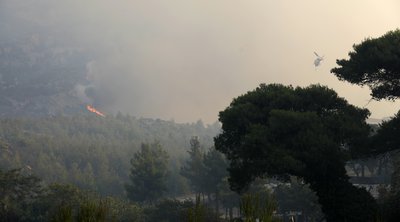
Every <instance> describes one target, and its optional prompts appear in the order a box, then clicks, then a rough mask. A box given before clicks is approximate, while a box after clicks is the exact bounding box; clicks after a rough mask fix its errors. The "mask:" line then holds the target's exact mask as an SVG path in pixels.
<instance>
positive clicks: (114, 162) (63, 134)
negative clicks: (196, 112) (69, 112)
mask: <svg viewBox="0 0 400 222" xmlns="http://www.w3.org/2000/svg"><path fill="white" fill-rule="evenodd" d="M218 130H219V128H217V125H212V126H208V127H204V126H202V125H199V124H177V123H174V122H172V121H162V120H152V119H136V118H134V117H131V116H123V115H119V116H117V117H112V116H107V117H106V118H99V117H97V116H93V115H87V116H75V117H61V116H58V117H50V118H32V119H30V118H25V119H0V141H2V142H1V143H2V144H4V146H5V147H7V149H0V168H3V169H12V168H21V167H24V166H25V165H29V167H31V169H32V172H33V173H35V175H37V176H39V177H40V178H42V179H43V180H44V181H45V182H47V183H54V182H59V183H67V184H75V185H77V186H78V187H79V188H82V189H91V190H94V191H97V192H99V193H100V194H102V195H105V196H106V195H116V196H121V197H122V196H125V193H124V191H125V189H124V183H126V182H128V181H129V169H130V158H132V156H133V154H134V153H135V152H136V151H138V150H140V146H141V143H142V142H151V141H155V140H158V141H160V143H161V144H163V147H164V148H165V150H166V151H168V153H169V154H170V156H171V157H170V161H169V168H170V169H171V171H172V172H171V177H168V192H169V193H168V194H169V195H170V196H176V195H182V194H183V192H186V191H187V190H188V189H187V187H188V185H187V182H186V181H185V180H184V178H183V177H182V176H181V175H180V174H179V170H180V168H181V165H182V163H183V162H184V160H185V159H186V158H187V150H188V148H187V143H188V140H189V139H190V138H191V136H192V135H198V136H199V140H200V141H201V142H202V143H203V144H204V145H205V146H211V145H212V139H213V137H214V136H215V135H216V132H217V131H218Z"/></svg>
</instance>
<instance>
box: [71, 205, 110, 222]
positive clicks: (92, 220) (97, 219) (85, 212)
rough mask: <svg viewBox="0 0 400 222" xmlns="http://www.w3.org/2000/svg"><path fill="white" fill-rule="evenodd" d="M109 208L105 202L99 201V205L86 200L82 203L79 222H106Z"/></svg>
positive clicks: (78, 217) (78, 215) (78, 216)
mask: <svg viewBox="0 0 400 222" xmlns="http://www.w3.org/2000/svg"><path fill="white" fill-rule="evenodd" d="M108 211H109V206H107V203H106V202H105V201H99V202H98V203H96V202H93V201H90V200H86V201H84V202H83V203H81V205H80V208H79V211H78V214H77V221H78V222H105V221H108V220H107V214H108Z"/></svg>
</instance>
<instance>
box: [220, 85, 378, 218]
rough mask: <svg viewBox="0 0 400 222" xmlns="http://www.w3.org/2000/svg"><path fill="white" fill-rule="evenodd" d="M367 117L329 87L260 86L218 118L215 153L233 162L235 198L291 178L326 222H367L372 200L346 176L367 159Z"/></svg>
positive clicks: (373, 208) (373, 206) (371, 213)
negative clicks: (310, 193) (255, 186)
mask: <svg viewBox="0 0 400 222" xmlns="http://www.w3.org/2000/svg"><path fill="white" fill-rule="evenodd" d="M368 115H369V111H368V110H366V109H360V108H357V107H354V106H352V105H350V104H348V103H347V101H346V100H344V99H343V98H339V97H338V95H337V94H336V93H335V92H334V91H333V90H331V89H328V88H327V87H323V86H319V85H312V86H309V87H306V88H300V87H297V88H293V87H291V86H290V87H288V86H283V85H279V84H271V85H265V84H261V85H260V86H259V87H258V88H256V89H255V90H253V91H250V92H248V93H247V94H244V95H242V96H239V97H238V98H235V99H234V100H233V102H232V103H231V104H230V106H229V107H227V108H226V109H225V110H224V111H222V112H220V114H219V120H220V122H221V123H222V133H221V134H219V135H218V136H217V137H216V138H215V147H216V149H217V150H219V151H221V152H222V153H224V154H225V155H226V157H227V158H228V160H229V161H230V166H229V169H228V170H229V173H230V179H229V182H230V185H231V188H232V189H233V190H235V191H238V192H241V191H243V190H244V189H245V188H246V187H247V186H248V185H249V184H250V182H251V181H253V180H254V179H256V178H258V177H266V176H277V177H279V178H283V179H284V178H287V176H288V175H294V176H297V177H300V178H302V179H304V181H305V182H306V183H309V184H310V188H311V189H312V190H314V191H315V192H316V194H317V196H318V198H319V202H320V204H321V206H322V211H323V212H324V214H325V216H326V219H327V221H329V222H332V221H372V220H373V219H374V217H375V215H376V203H375V201H374V199H373V198H372V197H371V195H370V194H369V193H368V192H367V191H366V190H364V189H360V188H356V187H354V186H353V185H352V184H351V183H350V182H349V181H348V179H349V178H348V176H347V175H346V170H345V168H344V166H345V162H346V161H348V160H349V159H351V158H355V157H357V156H359V155H360V154H362V153H365V152H367V151H368V150H365V149H366V146H365V141H366V138H367V137H368V135H369V132H370V128H369V126H368V125H367V124H366V123H365V119H366V118H367V117H368Z"/></svg>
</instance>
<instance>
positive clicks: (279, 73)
mask: <svg viewBox="0 0 400 222" xmlns="http://www.w3.org/2000/svg"><path fill="white" fill-rule="evenodd" d="M399 6H400V4H399V3H398V2H397V1H396V0H385V1H379V3H378V2H377V1H372V0H367V1H362V2H361V1H354V2H353V1H352V2H349V1H344V0H341V1H332V2H331V1H319V0H306V1H301V2H299V3H294V2H293V1H288V0H284V1H264V0H263V1H261V0H256V1H239V0H234V1H232V0H219V1H215V0H193V1H185V0H174V1H163V0H154V1H136V0H115V1H106V0H86V1H78V0H68V1H53V0H0V27H1V29H2V31H1V32H2V35H3V36H2V37H1V38H2V39H16V38H26V39H27V38H32V37H34V36H38V38H39V39H41V41H45V42H48V44H49V45H59V46H62V47H72V48H76V49H79V50H81V51H82V53H84V54H85V56H83V58H84V59H85V61H84V62H85V63H86V70H84V71H83V72H82V75H83V79H86V80H85V81H83V82H80V83H78V84H77V85H76V86H75V91H76V95H77V96H79V97H80V98H81V99H82V102H85V103H92V104H94V105H96V106H97V107H98V108H99V109H102V110H104V111H105V112H108V113H111V112H117V111H121V112H123V113H131V114H133V115H136V116H143V117H156V118H163V119H170V118H174V119H176V120H177V121H179V122H182V121H196V120H197V119H200V118H202V119H203V120H205V121H206V122H212V121H215V120H216V119H217V115H218V111H220V110H222V109H224V108H225V107H226V106H227V105H228V104H229V102H230V101H231V99H232V98H233V97H236V96H238V95H240V94H242V93H244V92H246V91H247V90H251V89H253V88H255V87H256V86H257V85H258V84H259V83H261V82H266V83H272V82H278V83H283V84H292V85H301V86H305V85H309V84H312V83H321V84H324V85H328V86H329V87H332V88H334V89H335V90H337V91H338V92H339V94H340V95H341V96H343V97H346V98H347V99H348V100H349V101H350V102H351V103H354V104H356V105H359V106H363V105H364V104H365V103H366V101H368V99H369V95H368V94H369V92H368V90H367V89H361V88H359V87H356V86H350V85H348V84H346V83H343V82H339V81H338V80H337V79H336V78H335V77H334V76H333V75H331V74H329V70H330V68H332V67H333V66H334V65H335V59H336V58H343V57H345V56H346V54H347V52H348V51H349V50H350V49H351V46H352V44H353V43H357V42H360V41H361V40H362V39H364V38H365V37H368V36H372V37H377V36H380V35H382V34H384V33H385V32H386V31H389V30H392V29H395V28H397V27H399V26H400V16H399V15H398V13H397V12H398V9H400V8H399ZM371 14H374V15H377V16H373V17H372V16H370V15H371ZM378 15H379V16H378ZM313 51H318V52H320V53H321V54H324V55H325V56H326V57H325V58H326V59H325V61H324V64H322V65H321V67H320V68H319V69H318V70H315V69H314V67H313V60H314V54H313ZM368 108H370V109H371V110H372V113H373V115H372V116H375V117H383V116H388V115H392V114H393V112H394V111H396V110H397V109H398V108H399V107H398V105H397V106H396V104H393V103H389V104H386V103H379V104H374V103H371V104H370V105H369V107H368ZM374 114H375V115H374Z"/></svg>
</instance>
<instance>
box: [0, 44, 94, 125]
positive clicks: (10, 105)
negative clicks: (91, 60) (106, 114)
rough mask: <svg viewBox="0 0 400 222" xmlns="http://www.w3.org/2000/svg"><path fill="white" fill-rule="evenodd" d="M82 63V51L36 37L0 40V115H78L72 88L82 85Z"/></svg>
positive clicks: (80, 105) (77, 100) (80, 103)
mask: <svg viewBox="0 0 400 222" xmlns="http://www.w3.org/2000/svg"><path fill="white" fill-rule="evenodd" d="M86 63H87V59H86V58H85V52H84V51H83V50H82V49H79V48H74V47H70V46H56V45H53V43H52V42H51V40H49V39H42V38H41V37H40V36H31V37H30V38H27V39H24V40H18V41H7V42H4V41H3V42H1V41H0V116H2V117H5V116H48V115H60V114H73V113H78V112H82V110H83V109H84V103H83V101H82V100H81V99H80V98H79V96H78V94H77V91H76V86H77V84H79V83H84V82H85V72H86Z"/></svg>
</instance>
